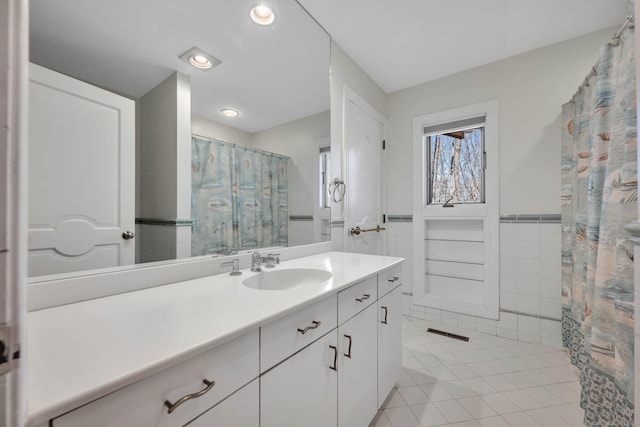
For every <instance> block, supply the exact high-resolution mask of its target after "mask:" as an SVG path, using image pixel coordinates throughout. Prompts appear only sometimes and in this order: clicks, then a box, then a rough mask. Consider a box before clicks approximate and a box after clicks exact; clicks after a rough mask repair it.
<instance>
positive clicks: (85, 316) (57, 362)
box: [26, 252, 403, 426]
mask: <svg viewBox="0 0 640 427" xmlns="http://www.w3.org/2000/svg"><path fill="white" fill-rule="evenodd" d="M402 261H403V259H402V258H395V257H383V256H373V255H362V254H353V253H342V252H326V253H322V254H317V255H312V256H307V257H303V258H297V259H293V260H288V261H285V262H283V263H281V264H280V265H279V266H276V269H278V268H281V269H284V268H294V267H306V268H319V269H323V270H328V271H331V272H332V273H333V277H332V279H331V280H330V281H328V282H325V283H323V284H321V285H311V286H307V287H303V288H299V289H292V290H284V291H264V290H255V289H251V288H248V287H245V286H244V285H242V284H241V281H242V280H243V279H246V278H247V277H250V276H251V275H255V274H260V273H252V272H250V271H249V270H248V269H246V270H242V272H243V274H242V275H241V276H234V277H232V276H230V275H229V274H228V273H227V274H219V275H215V276H209V277H204V278H200V279H194V280H188V281H183V282H177V283H173V284H170V285H164V286H158V287H155V288H150V289H144V290H140V291H135V292H128V293H124V294H119V295H114V296H109V297H104V298H98V299H94V300H89V301H84V302H79V303H75V304H69V305H64V306H59V307H54V308H49V309H45V310H39V311H33V312H30V313H28V315H27V352H26V356H27V358H26V359H27V360H26V363H27V425H28V426H34V425H38V424H39V423H43V422H45V421H47V420H49V419H51V418H54V417H56V416H59V415H61V414H63V413H65V412H68V411H69V410H71V409H74V408H77V407H78V406H80V405H83V404H86V403H88V402H90V401H92V400H95V399H96V398H98V397H101V396H103V395H105V394H107V393H110V392H112V391H115V390H117V389H119V388H122V387H124V386H126V385H129V384H131V383H133V382H135V381H138V380H140V379H142V378H144V377H147V376H149V375H151V374H153V373H156V372H158V371H160V370H163V369H166V368H168V367H169V366H172V365H173V364H176V363H178V362H179V361H182V360H184V359H186V358H188V357H192V356H195V355H196V354H199V353H201V352H203V351H206V350H208V349H210V348H212V347H215V346H216V345H218V344H221V343H223V342H225V341H227V340H230V339H232V338H234V337H237V336H240V335H242V334H244V333H246V332H248V331H250V330H253V329H255V328H257V327H259V326H262V325H265V324H267V323H269V322H270V321H272V320H274V319H276V318H278V317H281V316H284V315H286V314H287V313H290V312H293V311H295V310H297V309H299V308H301V307H304V306H305V305H308V304H310V303H312V302H314V301H317V300H320V299H322V298H324V297H327V296H329V295H332V294H335V293H336V292H338V291H339V290H341V289H343V288H345V287H347V286H349V285H351V284H353V283H355V282H358V281H360V280H362V279H364V278H366V277H369V276H372V275H374V274H377V273H378V272H380V271H383V270H386V269H388V268H390V267H393V266H395V265H398V264H400V263H401V262H402Z"/></svg>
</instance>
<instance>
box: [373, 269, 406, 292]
mask: <svg viewBox="0 0 640 427" xmlns="http://www.w3.org/2000/svg"><path fill="white" fill-rule="evenodd" d="M401 269H402V267H394V268H391V269H389V270H385V271H383V272H381V273H378V298H382V297H383V296H385V295H386V294H388V293H389V292H391V291H392V290H394V289H395V288H397V287H398V286H400V284H401V281H400V277H401V276H400V273H401V272H402V271H401Z"/></svg>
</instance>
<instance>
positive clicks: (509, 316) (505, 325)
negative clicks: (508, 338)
mask: <svg viewBox="0 0 640 427" xmlns="http://www.w3.org/2000/svg"><path fill="white" fill-rule="evenodd" d="M496 326H497V328H498V329H509V330H511V331H517V330H518V316H517V315H515V314H513V313H505V312H502V311H501V312H500V320H498V322H497V325H496Z"/></svg>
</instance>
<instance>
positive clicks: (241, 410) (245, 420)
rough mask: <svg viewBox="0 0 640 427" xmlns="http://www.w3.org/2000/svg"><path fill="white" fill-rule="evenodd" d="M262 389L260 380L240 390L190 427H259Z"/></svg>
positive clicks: (189, 426) (194, 421)
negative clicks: (259, 384)
mask: <svg viewBox="0 0 640 427" xmlns="http://www.w3.org/2000/svg"><path fill="white" fill-rule="evenodd" d="M259 407H260V388H259V386H258V380H257V379H255V380H253V381H251V382H250V383H249V384H247V385H246V386H244V387H242V388H241V389H240V390H238V391H237V392H235V393H234V394H232V395H231V396H229V397H228V398H226V399H225V400H223V401H222V402H220V403H218V404H217V405H216V406H214V407H213V408H211V409H210V410H208V411H207V412H205V413H204V414H202V415H201V416H199V417H198V418H196V419H195V420H193V421H192V422H190V423H189V424H187V426H188V427H211V426H215V427H259V425H260V411H259V409H258V408H259Z"/></svg>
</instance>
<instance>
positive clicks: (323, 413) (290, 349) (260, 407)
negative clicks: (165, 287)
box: [51, 269, 402, 427]
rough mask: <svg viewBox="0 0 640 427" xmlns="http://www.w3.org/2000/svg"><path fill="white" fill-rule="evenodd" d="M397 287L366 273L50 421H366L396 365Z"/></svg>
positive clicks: (317, 424) (280, 425) (174, 426)
mask: <svg viewBox="0 0 640 427" xmlns="http://www.w3.org/2000/svg"><path fill="white" fill-rule="evenodd" d="M399 285H400V281H399V278H398V269H392V270H388V271H383V272H381V273H379V274H377V275H373V276H370V277H368V278H366V279H364V280H362V281H361V282H359V283H356V284H355V285H352V286H349V287H348V288H346V289H343V290H341V291H340V292H338V293H337V294H335V293H333V294H331V295H329V296H327V297H326V298H323V299H321V300H320V301H318V302H315V303H313V304H311V305H308V306H305V307H303V308H301V309H299V310H297V311H294V312H292V313H290V314H288V315H286V316H284V317H280V318H277V319H275V320H273V321H271V322H269V323H266V324H263V325H261V326H260V329H259V330H257V329H256V330H254V331H251V332H249V333H246V334H245V335H242V336H240V337H238V338H235V339H233V340H231V341H229V342H226V343H224V344H221V345H219V346H217V347H215V348H213V349H211V350H209V351H206V352H204V353H202V354H200V355H197V356H195V357H193V358H191V359H188V360H184V361H182V362H180V363H178V364H176V365H174V366H172V367H170V368H168V369H165V370H164V371H161V372H158V373H156V374H154V375H151V376H148V377H146V378H144V379H141V380H139V381H137V382H134V383H133V384H131V385H129V386H126V387H124V388H122V389H120V390H117V391H115V392H113V393H110V394H108V395H106V396H103V397H101V398H99V399H97V400H95V401H93V402H90V403H88V404H86V405H84V406H82V407H80V408H77V409H75V410H72V411H70V412H68V413H66V414H64V415H62V416H59V417H58V418H55V419H53V420H52V421H51V426H52V427H85V426H96V427H103V426H112V427H116V426H118V427H120V426H154V427H156V426H157V427H179V426H185V425H188V426H190V427H204V426H213V425H215V426H217V427H301V426H305V427H336V426H338V427H367V426H368V425H369V423H370V422H371V420H372V419H373V418H374V417H375V414H376V411H377V410H378V409H379V408H380V406H381V405H382V404H383V403H384V401H385V399H386V398H387V396H388V395H389V393H390V392H391V390H392V389H393V387H394V386H395V384H396V381H397V379H398V376H399V373H400V369H401V356H402V354H401V351H402V343H401V322H402V318H401V293H400V292H401V288H400V286H399ZM170 407H173V409H171V408H170Z"/></svg>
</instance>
